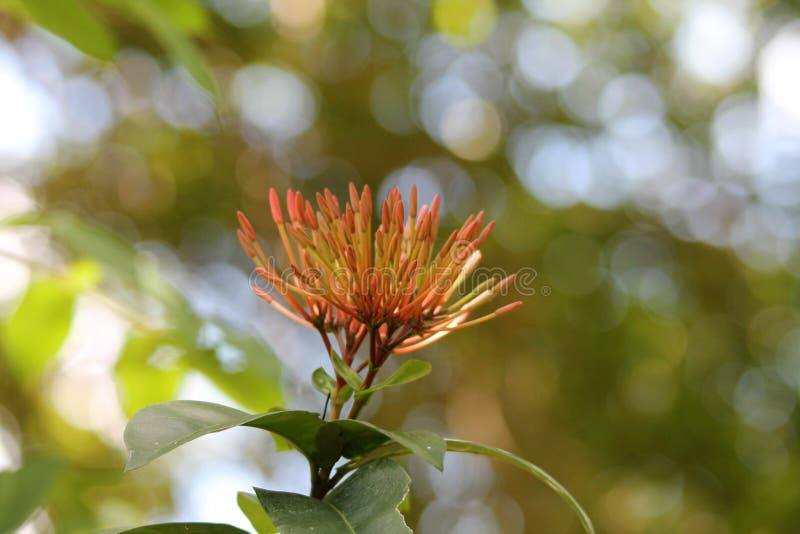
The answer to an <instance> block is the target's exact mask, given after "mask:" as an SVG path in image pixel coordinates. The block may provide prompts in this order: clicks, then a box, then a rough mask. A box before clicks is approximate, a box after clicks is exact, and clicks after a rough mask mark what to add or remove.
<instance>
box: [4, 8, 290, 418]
mask: <svg viewBox="0 0 800 534" xmlns="http://www.w3.org/2000/svg"><path fill="white" fill-rule="evenodd" d="M107 1H110V0H107ZM120 1H121V0H120ZM5 223H6V224H13V225H42V226H45V227H47V228H48V230H49V231H50V233H51V235H52V236H53V237H54V238H55V239H56V240H57V241H58V242H59V243H60V244H62V245H64V246H66V247H67V248H68V249H69V250H70V251H71V252H72V253H73V254H75V255H77V256H88V257H90V258H92V259H93V260H96V261H97V262H98V263H100V264H101V265H102V266H103V267H105V268H106V269H107V270H108V271H109V272H112V273H113V274H115V275H117V276H118V277H119V278H120V279H121V281H122V282H123V283H124V284H126V285H128V286H130V287H131V288H132V289H133V290H134V291H136V292H141V293H144V294H146V295H148V296H150V297H153V298H155V299H157V300H158V301H159V302H160V303H162V304H163V305H164V307H165V309H166V310H167V313H168V316H167V320H168V322H169V329H168V330H165V331H163V332H162V334H161V337H162V339H163V341H162V342H163V343H164V344H168V345H170V346H174V347H176V348H177V349H179V350H181V349H182V350H184V351H185V358H183V360H184V362H185V363H186V364H187V365H188V366H189V367H191V368H193V369H196V370H198V371H200V372H201V373H203V374H204V375H205V376H206V377H208V378H209V379H210V380H211V381H212V382H214V384H215V385H216V386H217V387H218V388H220V389H221V390H222V391H223V392H224V393H225V394H226V395H228V396H230V397H231V398H232V399H234V400H235V401H236V402H238V403H239V404H241V405H243V406H245V407H247V408H248V409H250V410H253V411H259V412H260V411H265V410H267V409H269V408H270V407H272V406H276V405H279V404H281V401H282V395H281V376H280V375H281V364H280V362H279V361H278V359H277V358H276V357H275V355H274V354H273V353H272V352H271V351H270V350H268V349H267V347H266V346H265V345H264V344H263V343H262V342H260V341H259V340H257V339H255V338H253V337H248V336H241V335H239V334H238V333H237V332H234V331H233V330H232V329H230V328H228V327H226V326H225V325H217V326H218V327H219V328H220V329H221V330H222V333H223V335H222V336H221V340H220V341H219V342H218V343H216V344H215V345H213V346H207V347H201V348H198V346H197V344H198V343H197V340H198V338H199V337H200V332H201V331H202V329H203V328H204V327H205V326H206V323H205V322H204V321H202V320H200V319H199V318H198V317H197V316H196V315H195V314H194V312H193V311H192V309H191V307H190V306H189V304H188V302H187V301H186V299H185V298H184V297H183V295H181V294H180V293H179V292H178V291H177V290H176V289H175V288H174V287H173V286H172V285H171V284H170V283H169V282H168V281H167V280H166V279H165V278H164V277H163V276H162V275H161V274H160V272H159V269H158V266H157V265H156V263H155V262H154V261H152V260H151V259H150V258H149V257H147V256H145V255H143V254H140V253H139V252H138V251H137V250H136V249H135V248H133V246H131V245H130V244H129V243H127V242H125V241H124V240H123V239H122V238H120V237H119V236H118V235H117V234H115V233H114V232H112V231H110V230H108V229H106V228H103V227H102V226H100V225H98V224H95V223H93V222H90V221H87V220H84V219H82V218H80V217H78V216H76V215H74V214H72V213H69V212H64V211H54V212H47V213H35V212H34V213H28V214H25V215H21V216H17V217H14V218H12V219H9V220H6V221H5ZM120 305H121V307H122V308H123V309H127V304H126V303H125V302H124V301H122V302H120ZM146 319H147V318H146V317H145V318H141V317H139V316H135V314H134V317H133V319H132V320H133V321H134V322H137V321H139V322H146ZM231 356H233V358H231ZM226 358H227V361H226ZM230 360H235V365H234V366H230V365H227V363H229V361H230ZM123 395H126V393H123Z"/></svg>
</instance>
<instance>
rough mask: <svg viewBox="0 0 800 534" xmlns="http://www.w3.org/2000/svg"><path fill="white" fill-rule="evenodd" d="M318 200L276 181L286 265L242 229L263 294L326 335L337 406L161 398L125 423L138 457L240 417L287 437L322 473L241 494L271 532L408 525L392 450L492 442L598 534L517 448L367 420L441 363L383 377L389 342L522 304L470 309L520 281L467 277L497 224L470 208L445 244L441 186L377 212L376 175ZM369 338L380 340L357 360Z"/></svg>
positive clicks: (397, 529)
mask: <svg viewBox="0 0 800 534" xmlns="http://www.w3.org/2000/svg"><path fill="white" fill-rule="evenodd" d="M316 205H317V209H316V210H315V209H314V208H313V206H312V204H311V202H309V201H306V200H305V199H303V196H302V195H301V194H300V193H297V192H294V191H289V192H287V194H286V204H285V213H286V217H284V208H283V207H282V206H281V203H280V202H279V200H278V195H277V193H276V192H275V190H271V191H270V209H271V211H272V218H273V219H274V221H275V224H277V226H278V233H279V234H280V238H281V241H282V243H283V248H284V252H285V256H286V260H287V265H285V266H284V268H283V269H282V270H278V268H277V267H276V266H275V265H273V263H272V261H271V258H270V256H268V255H267V254H266V253H265V251H264V249H263V248H262V247H261V245H260V244H259V242H258V240H257V239H256V233H255V231H254V230H253V227H252V225H251V224H250V222H249V221H248V220H247V218H246V217H245V216H244V215H243V214H241V213H239V224H240V226H241V228H240V230H239V231H238V235H239V240H240V241H241V243H242V246H243V247H244V249H245V251H247V253H248V255H249V256H250V257H251V258H252V259H253V262H254V263H255V270H254V274H255V276H256V279H257V280H258V281H259V282H261V283H256V284H251V286H252V287H253V291H254V292H255V293H256V295H258V296H259V297H260V298H261V299H263V300H265V301H266V302H268V303H269V304H271V305H272V306H274V307H275V308H276V309H278V310H279V311H280V312H281V313H283V314H285V315H286V316H288V317H290V318H291V319H293V320H295V321H297V322H299V323H300V324H302V325H305V326H308V327H310V328H314V329H316V330H317V331H318V332H319V333H320V334H321V336H322V340H323V342H324V344H325V347H326V349H327V351H328V354H329V355H330V358H331V363H332V364H333V369H334V371H335V374H336V378H333V377H331V376H329V375H328V374H327V373H326V372H325V371H324V370H323V369H322V368H319V369H317V370H316V371H315V372H314V374H313V375H312V384H313V385H314V387H316V388H317V389H319V390H320V391H321V392H322V393H324V394H327V395H328V396H329V398H330V401H331V410H330V414H329V415H328V417H327V419H326V417H325V413H324V412H325V411H326V410H325V409H323V413H322V414H319V413H315V412H308V411H300V410H283V409H280V410H277V409H276V410H271V411H268V412H265V413H260V414H248V413H245V412H242V411H240V410H237V409H235V408H231V407H228V406H223V405H220V404H212V403H209V402H201V401H189V400H176V401H171V402H162V403H159V404H154V405H151V406H147V407H145V408H143V409H142V410H140V411H139V412H137V413H136V414H135V415H134V416H133V418H132V419H131V421H130V422H129V423H128V426H127V427H126V428H125V444H126V445H127V447H128V449H129V451H130V458H129V460H128V465H127V468H128V469H136V468H139V467H142V466H143V465H145V464H147V463H149V462H151V461H153V460H154V459H156V458H158V457H160V456H162V455H164V454H166V453H167V452H169V451H171V450H172V449H174V448H176V447H179V446H180V445H182V444H184V443H187V442H189V441H191V440H193V439H195V438H198V437H200V436H203V435H205V434H210V433H212V432H219V431H221V430H226V429H228V428H233V427H237V426H248V427H253V428H258V429H261V430H265V431H268V432H270V433H272V434H273V435H278V436H281V437H282V438H283V439H284V441H285V442H286V443H288V444H290V445H291V447H292V448H293V449H294V450H296V451H298V452H300V453H301V454H303V456H305V458H306V460H308V465H309V470H310V474H311V488H310V491H309V494H308V495H301V494H298V493H286V492H282V491H272V490H268V489H261V488H254V489H255V494H249V493H240V494H239V495H238V499H237V502H238V503H239V506H240V508H241V509H242V512H243V513H244V514H245V515H246V516H247V518H248V519H249V520H250V521H251V523H252V524H253V525H254V526H255V527H256V530H257V532H258V533H259V534H262V533H270V534H272V533H276V532H277V533H293V534H297V533H305V532H309V533H310V532H315V533H317V534H362V533H367V532H381V533H382V534H409V533H410V532H411V529H410V528H409V527H408V526H407V525H406V523H405V518H404V516H403V514H402V513H401V512H400V511H399V509H398V506H399V505H400V503H401V502H402V501H403V499H404V498H405V497H406V495H407V494H408V489H409V483H410V478H409V476H408V474H407V473H406V472H405V470H404V469H403V468H402V466H401V465H400V464H398V463H396V462H395V461H394V460H392V458H395V457H398V456H402V455H406V454H414V455H416V456H418V457H420V458H422V459H423V460H425V461H426V462H428V463H429V464H431V465H433V466H434V467H436V468H437V469H440V470H441V469H444V457H445V453H469V454H480V455H484V456H489V457H491V458H494V459H496V460H499V461H503V462H506V463H509V464H511V465H513V466H515V467H517V468H519V469H522V470H523V471H526V472H527V473H529V474H531V475H533V476H534V477H536V478H538V479H539V480H541V481H542V482H544V483H545V484H547V485H548V486H549V487H550V488H551V489H552V490H553V491H555V492H556V493H557V494H558V495H559V496H560V497H561V498H562V499H563V500H564V501H565V502H566V503H567V504H568V505H569V506H570V507H571V508H572V509H573V510H574V511H575V513H576V514H577V516H578V518H579V520H580V522H581V525H582V526H583V527H584V529H585V530H586V532H587V533H589V534H593V533H594V530H593V527H592V522H591V520H590V519H589V517H588V516H587V515H586V513H585V512H584V511H583V509H582V508H581V507H580V505H579V504H578V502H577V501H576V500H575V499H574V498H573V497H572V496H571V495H570V494H569V492H568V491H567V490H566V489H564V487H563V486H561V485H560V484H559V483H558V482H557V481H556V480H555V479H553V477H551V476H550V475H548V474H547V473H546V472H544V471H543V470H542V469H541V468H539V467H537V466H536V465H534V464H532V463H530V462H528V461H526V460H524V459H522V458H520V457H518V456H515V455H513V454H511V453H509V452H506V451H502V450H500V449H496V448H493V447H489V446H487V445H482V444H480V443H474V442H471V441H462V440H455V439H444V438H443V437H442V436H439V435H437V434H435V433H433V432H430V431H427V430H408V431H405V430H386V429H383V428H380V427H378V426H376V425H374V424H372V423H369V422H366V421H362V420H359V419H358V416H359V413H360V410H361V408H362V407H363V406H364V404H365V403H366V402H368V401H369V398H370V396H371V395H372V394H373V393H374V392H375V391H377V390H379V389H381V388H383V387H387V386H396V385H400V384H404V383H407V382H410V381H412V380H415V379H417V378H421V377H422V376H424V375H425V374H426V373H427V372H428V371H430V364H429V363H426V362H422V361H419V360H413V359H405V360H404V362H403V363H402V364H401V365H400V366H399V368H398V369H397V370H396V371H395V372H394V374H392V375H391V376H390V377H389V378H387V379H385V380H383V381H382V382H380V383H378V384H373V380H374V379H375V377H376V375H377V373H378V371H379V369H380V368H381V366H382V365H383V364H384V362H385V361H386V360H387V358H389V356H390V355H391V354H394V353H399V354H402V353H406V352H411V351H413V350H415V349H418V348H420V347H424V346H426V345H428V344H429V343H431V342H433V341H436V340H437V339H439V338H441V337H442V336H444V335H447V334H448V333H450V332H453V331H454V330H458V329H460V328H465V327H467V326H470V325H473V324H477V323H481V322H483V321H487V320H489V319H492V318H494V317H497V316H498V315H502V314H504V313H507V312H509V311H512V310H514V309H515V308H517V307H519V306H520V304H521V303H520V302H514V303H512V304H507V305H505V306H501V307H499V308H497V309H495V310H494V311H491V312H489V313H488V314H485V315H482V316H478V317H477V318H472V315H473V312H474V311H475V310H476V308H478V306H480V305H482V304H485V303H487V302H488V301H490V300H491V299H493V298H494V297H495V296H497V295H499V294H501V293H503V292H504V291H505V290H506V289H507V288H509V287H510V285H511V284H512V283H513V282H514V276H513V275H511V276H507V277H501V276H489V277H484V278H485V279H483V280H478V281H477V283H476V284H475V285H474V287H473V288H472V289H467V290H464V289H462V288H463V287H464V286H468V285H469V284H468V283H467V281H468V280H469V279H470V278H480V277H478V276H476V269H477V266H478V263H479V261H480V259H481V253H480V246H481V245H482V244H483V243H484V242H485V241H486V238H487V236H488V235H489V233H490V232H491V230H492V227H493V223H491V222H490V223H488V224H484V220H483V219H484V217H483V213H478V214H476V215H473V216H470V217H468V218H467V220H466V221H465V222H464V224H462V225H461V227H460V228H458V229H457V230H455V231H453V232H452V233H451V234H450V235H449V237H447V239H445V240H444V241H443V245H442V246H441V247H438V248H437V247H435V241H436V236H437V233H438V230H439V198H438V197H436V198H434V199H433V201H432V202H431V204H430V206H421V207H418V206H417V190H416V188H413V189H412V191H411V197H410V199H409V200H408V204H406V203H405V202H404V201H403V199H402V198H401V195H400V192H399V191H398V190H397V189H396V188H395V189H393V190H392V191H390V192H389V194H388V196H387V198H386V199H385V200H384V201H383V203H382V204H381V209H380V212H379V213H376V214H375V216H374V217H373V211H372V199H371V195H370V191H369V187H364V188H363V190H362V191H361V192H360V193H359V191H358V190H357V189H356V188H355V186H353V185H351V186H350V198H349V202H348V203H347V204H345V205H344V207H342V205H341V204H340V203H339V200H338V199H337V198H336V197H335V196H333V195H332V194H331V193H330V192H329V191H327V190H326V191H325V192H324V193H321V194H318V195H317V196H316ZM373 218H374V219H375V220H376V223H377V228H376V229H375V231H374V233H373ZM333 341H335V342H336V343H337V345H338V352H337V351H336V350H334V348H333ZM362 345H365V346H367V347H369V349H368V350H365V351H364V352H366V353H367V355H366V356H365V357H364V358H363V359H362V360H361V361H357V359H358V358H359V357H358V352H359V348H360V347H361V346H362ZM340 354H341V356H340ZM362 374H363V376H362ZM350 397H353V403H352V405H351V408H350V411H349V413H348V414H347V416H345V417H342V414H341V409H342V407H343V406H344V405H345V404H346V402H347V401H348V400H349V398H350ZM326 406H327V403H326ZM345 460H346V461H345ZM120 532H123V533H124V534H152V533H159V534H183V533H186V532H194V533H196V534H243V533H244V532H245V531H242V530H240V529H238V528H235V527H233V526H230V525H220V524H212V523H168V524H161V525H153V526H150V527H141V528H135V529H130V530H123V531H120Z"/></svg>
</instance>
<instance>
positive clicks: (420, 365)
mask: <svg viewBox="0 0 800 534" xmlns="http://www.w3.org/2000/svg"><path fill="white" fill-rule="evenodd" d="M430 372H431V364H430V363H428V362H423V361H422V360H407V361H405V362H403V365H401V366H400V367H399V368H398V369H397V371H395V372H394V373H392V376H390V377H389V378H387V379H386V380H384V381H382V382H380V383H379V384H377V385H374V386H372V387H371V388H367V389H364V390H361V391H357V392H356V399H360V398H363V397H369V396H370V395H372V394H373V393H375V392H376V391H378V390H379V389H383V388H385V387H389V386H399V385H401V384H408V383H409V382H413V381H414V380H419V379H420V378H422V377H423V376H425V375H427V374H428V373H430Z"/></svg>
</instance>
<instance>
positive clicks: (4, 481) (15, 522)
mask: <svg viewBox="0 0 800 534" xmlns="http://www.w3.org/2000/svg"><path fill="white" fill-rule="evenodd" d="M60 468H61V461H60V460H58V459H56V458H52V457H41V458H35V459H31V460H29V461H28V462H26V463H25V465H23V466H22V468H21V469H19V470H18V471H5V472H0V503H2V506H0V532H13V531H14V530H16V528H17V527H19V526H20V525H22V524H23V523H24V522H25V521H26V520H27V519H28V517H29V516H30V515H31V514H32V513H33V511H34V510H35V509H36V507H37V506H39V505H40V504H41V503H42V500H44V498H45V496H46V495H47V493H48V491H49V490H50V487H51V486H52V484H53V481H54V480H55V478H56V475H57V474H58V471H59V470H60Z"/></svg>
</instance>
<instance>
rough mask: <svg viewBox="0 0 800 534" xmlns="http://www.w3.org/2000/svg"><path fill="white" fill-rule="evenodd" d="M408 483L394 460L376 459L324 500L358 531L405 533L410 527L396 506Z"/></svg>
mask: <svg viewBox="0 0 800 534" xmlns="http://www.w3.org/2000/svg"><path fill="white" fill-rule="evenodd" d="M410 482H411V478H410V477H409V476H408V474H407V473H406V472H405V470H404V469H403V468H402V467H400V466H399V465H398V464H397V463H396V462H393V461H392V460H386V459H383V460H377V461H375V462H372V463H370V464H367V465H365V466H364V467H362V468H361V469H359V470H358V471H356V472H355V473H354V474H353V475H352V476H351V477H350V478H348V479H347V480H345V481H344V482H343V483H342V484H341V485H339V486H338V487H336V488H335V489H334V490H333V491H331V492H330V493H329V494H328V496H327V497H325V502H327V503H329V504H331V505H332V506H334V507H335V508H336V509H338V510H339V511H341V513H342V515H344V517H345V518H346V519H347V521H348V522H349V523H350V525H351V527H352V528H353V530H354V531H355V532H358V534H406V533H410V532H411V529H410V528H408V526H407V525H406V523H405V521H404V520H403V514H401V513H400V511H399V510H398V509H397V508H398V506H400V504H401V503H402V502H403V500H404V499H405V497H406V495H407V494H408V487H409V483H410ZM365 496H368V498H365Z"/></svg>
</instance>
